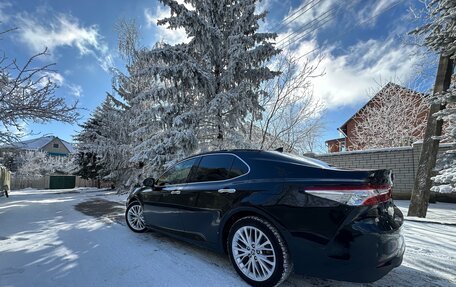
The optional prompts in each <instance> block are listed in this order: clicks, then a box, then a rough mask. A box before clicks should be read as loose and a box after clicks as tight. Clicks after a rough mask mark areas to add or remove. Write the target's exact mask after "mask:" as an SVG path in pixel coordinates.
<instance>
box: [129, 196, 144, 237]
mask: <svg viewBox="0 0 456 287" xmlns="http://www.w3.org/2000/svg"><path fill="white" fill-rule="evenodd" d="M125 220H126V221H127V225H128V227H130V229H131V230H133V231H134V232H144V231H146V224H145V222H144V215H143V207H142V205H141V203H140V202H138V201H134V202H132V203H130V204H129V205H128V207H127V211H126V212H125Z"/></svg>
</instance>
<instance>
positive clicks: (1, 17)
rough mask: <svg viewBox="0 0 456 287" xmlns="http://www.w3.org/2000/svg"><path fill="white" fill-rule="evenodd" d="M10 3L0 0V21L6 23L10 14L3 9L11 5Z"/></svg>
mask: <svg viewBox="0 0 456 287" xmlns="http://www.w3.org/2000/svg"><path fill="white" fill-rule="evenodd" d="M11 6H12V4H11V3H9V2H0V23H6V22H8V21H9V19H10V15H9V14H8V13H7V12H5V10H6V9H7V8H9V7H11Z"/></svg>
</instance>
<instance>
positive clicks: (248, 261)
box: [227, 216, 293, 287]
mask: <svg viewBox="0 0 456 287" xmlns="http://www.w3.org/2000/svg"><path fill="white" fill-rule="evenodd" d="M255 241H256V243H257V245H256V246H255ZM246 243H250V244H249V245H250V246H247V244H246ZM227 250H228V255H229V257H230V260H231V263H232V264H233V266H234V269H235V270H236V272H237V273H238V274H239V276H241V278H242V279H244V281H246V282H247V283H248V284H250V285H251V286H262V287H269V286H278V285H279V284H280V283H282V282H283V281H284V280H286V279H287V278H288V276H289V275H290V273H291V272H292V270H293V264H292V262H291V258H290V255H289V252H288V249H287V247H286V244H285V241H284V240H283V239H282V236H281V235H280V234H279V232H278V230H277V229H276V228H275V227H274V226H273V225H272V224H271V223H269V222H268V221H266V220H264V219H262V218H260V217H257V216H248V217H244V218H241V219H239V220H238V221H236V222H235V223H234V224H233V226H232V227H231V229H230V232H229V234H228V240H227Z"/></svg>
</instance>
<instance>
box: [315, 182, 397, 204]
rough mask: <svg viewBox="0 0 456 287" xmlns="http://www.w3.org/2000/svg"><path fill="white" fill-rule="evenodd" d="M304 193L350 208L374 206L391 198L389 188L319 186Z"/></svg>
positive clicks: (383, 186) (387, 186)
mask: <svg viewBox="0 0 456 287" xmlns="http://www.w3.org/2000/svg"><path fill="white" fill-rule="evenodd" d="M306 192H307V193H309V194H312V195H315V196H318V197H322V198H326V199H330V200H334V201H337V202H340V203H342V204H347V205H351V206H359V205H375V204H378V203H380V202H385V201H388V200H389V199H390V198H391V186H389V185H382V186H373V185H363V186H321V187H310V188H306Z"/></svg>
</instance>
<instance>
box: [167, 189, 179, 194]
mask: <svg viewBox="0 0 456 287" xmlns="http://www.w3.org/2000/svg"><path fill="white" fill-rule="evenodd" d="M170 193H171V194H181V191H180V190H173V191H171V192H170Z"/></svg>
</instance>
